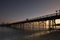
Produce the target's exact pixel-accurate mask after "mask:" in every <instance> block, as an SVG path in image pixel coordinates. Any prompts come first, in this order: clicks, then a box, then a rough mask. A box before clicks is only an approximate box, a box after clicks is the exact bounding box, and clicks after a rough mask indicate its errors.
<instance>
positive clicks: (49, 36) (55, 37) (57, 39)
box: [22, 31, 60, 40]
mask: <svg viewBox="0 0 60 40" xmlns="http://www.w3.org/2000/svg"><path fill="white" fill-rule="evenodd" d="M22 40H60V31H54V32H51V33H46V34H45V33H44V34H43V35H38V36H36V37H35V36H31V37H26V38H25V39H22Z"/></svg>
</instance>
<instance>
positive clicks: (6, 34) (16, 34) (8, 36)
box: [0, 27, 50, 40]
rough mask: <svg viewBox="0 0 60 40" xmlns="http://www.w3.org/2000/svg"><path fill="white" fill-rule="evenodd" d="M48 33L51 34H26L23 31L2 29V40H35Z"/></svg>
mask: <svg viewBox="0 0 60 40" xmlns="http://www.w3.org/2000/svg"><path fill="white" fill-rule="evenodd" d="M47 33H50V32H49V31H39V32H36V33H25V32H23V31H20V30H16V29H13V28H7V27H0V40H33V39H35V38H37V37H39V36H41V35H45V34H47ZM32 38H33V39H32Z"/></svg>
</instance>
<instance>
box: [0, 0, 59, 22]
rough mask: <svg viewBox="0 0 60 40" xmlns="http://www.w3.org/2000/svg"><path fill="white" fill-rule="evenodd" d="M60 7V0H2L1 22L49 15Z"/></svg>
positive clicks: (0, 0)
mask: <svg viewBox="0 0 60 40" xmlns="http://www.w3.org/2000/svg"><path fill="white" fill-rule="evenodd" d="M59 9H60V0H0V23H2V22H8V23H9V22H18V21H22V20H25V19H26V18H28V19H30V18H35V17H39V16H42V15H48V14H52V13H55V10H59Z"/></svg>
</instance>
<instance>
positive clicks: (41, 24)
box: [6, 10, 60, 30]
mask: <svg viewBox="0 0 60 40" xmlns="http://www.w3.org/2000/svg"><path fill="white" fill-rule="evenodd" d="M56 19H60V10H59V12H57V11H56V13H54V14H50V15H45V16H41V17H37V18H33V19H26V20H25V21H20V22H16V23H11V24H8V25H6V26H8V27H12V28H17V29H21V30H28V29H30V30H34V29H35V27H34V23H35V22H37V23H36V25H38V28H37V30H41V29H42V30H46V21H47V20H48V21H49V23H48V24H49V27H48V30H51V29H56V21H55V20H56Z"/></svg>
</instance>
